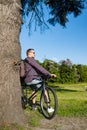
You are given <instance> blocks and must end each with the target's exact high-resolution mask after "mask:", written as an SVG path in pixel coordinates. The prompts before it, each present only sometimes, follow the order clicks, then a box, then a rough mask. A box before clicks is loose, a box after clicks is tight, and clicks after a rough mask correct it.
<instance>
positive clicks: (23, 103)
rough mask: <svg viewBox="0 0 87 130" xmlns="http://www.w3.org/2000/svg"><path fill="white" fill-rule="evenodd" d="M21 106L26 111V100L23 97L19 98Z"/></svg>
mask: <svg viewBox="0 0 87 130" xmlns="http://www.w3.org/2000/svg"><path fill="white" fill-rule="evenodd" d="M21 104H22V108H23V109H26V105H27V98H26V97H25V96H22V97H21Z"/></svg>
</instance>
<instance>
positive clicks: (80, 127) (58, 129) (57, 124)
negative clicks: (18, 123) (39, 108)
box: [32, 116, 87, 130]
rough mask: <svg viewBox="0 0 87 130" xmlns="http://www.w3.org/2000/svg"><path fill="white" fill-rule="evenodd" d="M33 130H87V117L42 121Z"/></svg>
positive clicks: (57, 118) (56, 118)
mask: <svg viewBox="0 0 87 130" xmlns="http://www.w3.org/2000/svg"><path fill="white" fill-rule="evenodd" d="M32 130H87V117H70V118H69V117H58V116H56V117H55V118H54V119H52V120H47V119H42V120H41V121H40V125H39V126H38V127H33V128H32Z"/></svg>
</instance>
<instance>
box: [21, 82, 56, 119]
mask: <svg viewBox="0 0 87 130" xmlns="http://www.w3.org/2000/svg"><path fill="white" fill-rule="evenodd" d="M31 87H34V89H35V92H34V93H33V94H31V95H30V96H29V94H28V90H29V89H30V88H31ZM38 92H40V99H39V104H40V108H41V112H42V114H43V115H44V116H45V118H47V119H52V118H53V117H54V116H55V115H56V113H57V109H58V98H57V95H56V93H55V91H54V89H53V88H52V87H49V86H47V84H46V82H45V80H42V82H41V83H38V84H34V85H25V88H24V89H22V94H23V95H22V97H21V100H22V107H23V109H26V106H27V105H31V104H32V99H33V97H34V95H35V94H36V93H38ZM46 93H47V94H46ZM48 104H49V105H50V106H51V107H52V108H53V109H54V111H53V112H51V113H49V112H48V111H47V109H48Z"/></svg>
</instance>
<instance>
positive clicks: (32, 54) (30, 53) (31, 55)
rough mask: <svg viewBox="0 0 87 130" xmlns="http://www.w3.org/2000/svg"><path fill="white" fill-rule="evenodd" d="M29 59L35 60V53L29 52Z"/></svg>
mask: <svg viewBox="0 0 87 130" xmlns="http://www.w3.org/2000/svg"><path fill="white" fill-rule="evenodd" d="M28 57H32V58H34V57H35V51H34V50H31V51H30V52H28Z"/></svg>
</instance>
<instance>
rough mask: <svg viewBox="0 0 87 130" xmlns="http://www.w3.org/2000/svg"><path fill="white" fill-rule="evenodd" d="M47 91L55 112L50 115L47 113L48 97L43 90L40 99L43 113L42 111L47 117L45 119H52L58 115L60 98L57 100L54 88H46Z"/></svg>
mask: <svg viewBox="0 0 87 130" xmlns="http://www.w3.org/2000/svg"><path fill="white" fill-rule="evenodd" d="M45 90H46V91H47V93H48V97H49V100H50V105H51V107H52V108H53V109H54V112H52V113H49V112H48V111H47V109H48V105H47V102H46V99H45V98H46V96H45V94H44V91H43V90H42V93H41V97H40V106H41V111H42V114H43V115H44V116H45V118H47V119H52V118H53V117H54V116H55V115H56V113H57V110H58V98H57V95H56V93H55V91H54V89H53V88H51V87H48V86H46V88H45Z"/></svg>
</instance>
